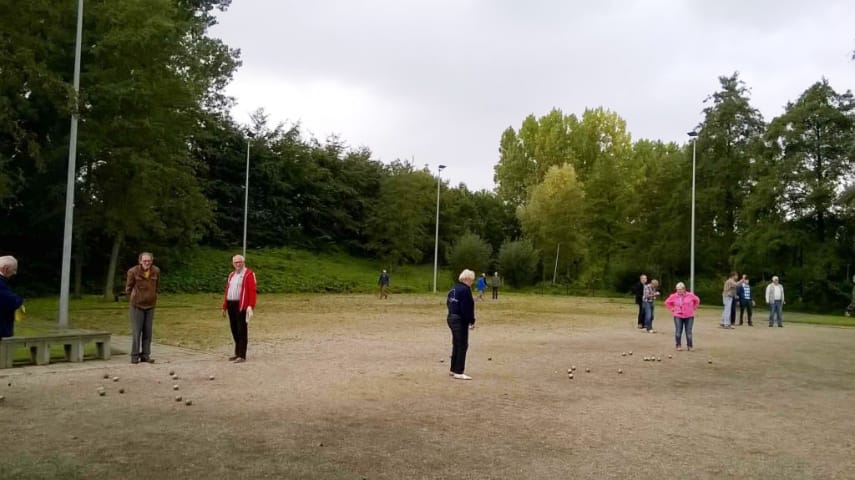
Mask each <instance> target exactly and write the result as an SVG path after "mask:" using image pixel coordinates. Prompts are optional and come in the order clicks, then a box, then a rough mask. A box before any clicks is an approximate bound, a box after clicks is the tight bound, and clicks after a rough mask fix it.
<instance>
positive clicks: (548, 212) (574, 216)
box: [518, 164, 587, 271]
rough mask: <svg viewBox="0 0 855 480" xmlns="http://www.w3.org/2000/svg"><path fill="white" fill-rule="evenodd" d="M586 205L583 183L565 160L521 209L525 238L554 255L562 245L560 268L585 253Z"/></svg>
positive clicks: (550, 172)
mask: <svg viewBox="0 0 855 480" xmlns="http://www.w3.org/2000/svg"><path fill="white" fill-rule="evenodd" d="M584 208H585V192H584V190H583V186H582V185H581V184H580V183H579V181H578V180H577V179H576V171H575V169H574V168H573V167H572V166H571V165H569V164H564V165H563V166H561V167H556V166H553V167H551V168H550V169H549V171H548V172H547V173H546V177H545V178H544V179H543V182H541V183H540V184H538V185H537V186H536V187H534V189H533V190H532V192H531V195H530V197H529V200H528V202H527V203H526V205H525V206H522V207H520V208H519V210H518V216H519V219H520V224H521V225H522V230H523V232H524V233H525V235H526V238H528V239H530V240H531V241H532V243H533V245H534V246H535V247H536V248H537V249H538V250H539V251H540V252H542V253H544V254H546V255H551V253H552V252H555V251H556V247H557V246H558V245H561V253H562V255H561V256H560V257H559V258H560V264H559V269H560V270H561V271H564V269H565V268H567V266H568V265H570V264H572V263H573V262H574V260H575V261H576V262H578V261H579V259H581V258H582V257H583V256H584V254H585V248H586V240H587V239H586V237H585V233H584V228H582V220H583V211H584Z"/></svg>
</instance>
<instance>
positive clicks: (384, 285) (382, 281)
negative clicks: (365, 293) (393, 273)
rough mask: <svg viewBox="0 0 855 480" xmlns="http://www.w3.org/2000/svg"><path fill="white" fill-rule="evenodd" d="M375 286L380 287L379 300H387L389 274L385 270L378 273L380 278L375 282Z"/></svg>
mask: <svg viewBox="0 0 855 480" xmlns="http://www.w3.org/2000/svg"><path fill="white" fill-rule="evenodd" d="M377 285H380V299H381V300H382V299H384V298H389V293H388V292H387V290H388V289H389V274H388V273H386V270H383V272H381V273H380V278H379V279H378V280H377Z"/></svg>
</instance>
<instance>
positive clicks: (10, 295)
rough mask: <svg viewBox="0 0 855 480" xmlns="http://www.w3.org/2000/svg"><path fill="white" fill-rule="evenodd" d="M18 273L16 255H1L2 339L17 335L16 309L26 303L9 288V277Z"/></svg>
mask: <svg viewBox="0 0 855 480" xmlns="http://www.w3.org/2000/svg"><path fill="white" fill-rule="evenodd" d="M17 273H18V260H16V259H15V257H12V256H9V255H6V256H3V257H0V339H2V338H3V337H13V336H15V310H17V309H19V308H21V306H22V305H23V304H24V299H23V298H21V297H19V296H18V295H15V293H14V292H13V291H12V289H11V288H9V279H10V278H12V277H13V276H14V275H15V274H17Z"/></svg>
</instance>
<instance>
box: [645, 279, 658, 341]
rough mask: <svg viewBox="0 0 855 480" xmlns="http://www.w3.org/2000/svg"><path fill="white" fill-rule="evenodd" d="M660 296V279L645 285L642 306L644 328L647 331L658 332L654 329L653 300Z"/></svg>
mask: <svg viewBox="0 0 855 480" xmlns="http://www.w3.org/2000/svg"><path fill="white" fill-rule="evenodd" d="M658 296H659V280H656V279H655V278H654V279H653V280H651V281H650V283H648V284H647V285H645V286H644V298H643V299H642V304H641V305H642V308H643V309H644V330H645V331H646V332H647V333H656V332H655V331H654V330H653V302H654V301H655V300H656V297H658Z"/></svg>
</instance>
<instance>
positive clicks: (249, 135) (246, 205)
mask: <svg viewBox="0 0 855 480" xmlns="http://www.w3.org/2000/svg"><path fill="white" fill-rule="evenodd" d="M254 136H255V135H254V134H253V133H252V132H247V134H246V184H245V185H244V190H243V257H244V258H246V219H247V217H248V216H249V215H248V214H249V145H250V143H251V142H252V137H254Z"/></svg>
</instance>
